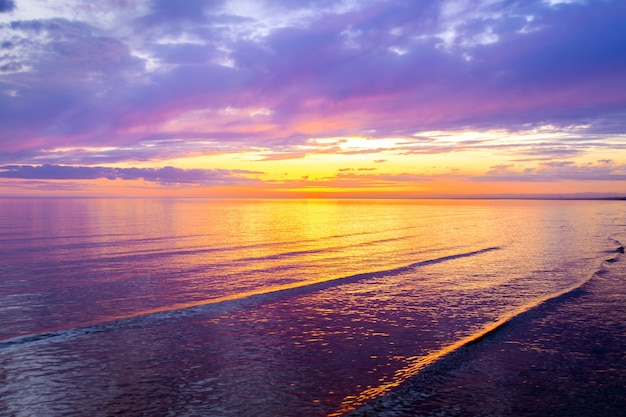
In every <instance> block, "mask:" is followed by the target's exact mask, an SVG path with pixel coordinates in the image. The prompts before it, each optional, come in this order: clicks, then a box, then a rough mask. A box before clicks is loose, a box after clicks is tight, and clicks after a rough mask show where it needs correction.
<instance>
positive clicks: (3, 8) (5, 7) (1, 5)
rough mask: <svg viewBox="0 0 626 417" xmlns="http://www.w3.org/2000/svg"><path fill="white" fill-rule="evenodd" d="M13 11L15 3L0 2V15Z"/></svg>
mask: <svg viewBox="0 0 626 417" xmlns="http://www.w3.org/2000/svg"><path fill="white" fill-rule="evenodd" d="M13 10H15V1H13V0H0V13H8V12H12V11H13Z"/></svg>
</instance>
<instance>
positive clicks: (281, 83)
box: [0, 0, 626, 165]
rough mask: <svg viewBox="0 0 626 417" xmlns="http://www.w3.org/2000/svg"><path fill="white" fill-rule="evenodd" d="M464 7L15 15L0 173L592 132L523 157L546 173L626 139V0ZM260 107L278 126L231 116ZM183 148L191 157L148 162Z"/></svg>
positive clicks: (0, 54)
mask: <svg viewBox="0 0 626 417" xmlns="http://www.w3.org/2000/svg"><path fill="white" fill-rule="evenodd" d="M463 4H464V3H462V2H459V3H454V2H444V1H436V0H429V1H421V2H404V1H367V2H359V3H358V4H357V5H355V6H353V7H344V8H343V9H342V8H339V7H338V6H337V2H331V1H328V0H319V1H306V2H292V1H273V2H262V1H259V2H255V5H256V8H257V9H258V11H257V13H256V14H255V13H252V12H250V11H248V10H244V9H236V8H234V6H233V5H232V4H231V3H229V2H224V1H201V0H189V1H185V2H171V1H165V0H153V1H150V2H149V3H148V6H149V7H148V8H147V10H145V11H144V10H143V9H141V8H138V7H135V8H133V7H130V6H128V5H127V4H125V3H124V2H115V3H111V4H109V5H107V7H106V8H104V9H102V8H92V9H90V8H82V9H81V13H82V14H81V15H80V16H81V18H78V19H76V20H72V17H73V16H72V15H71V14H70V13H69V12H68V13H66V14H65V15H63V14H62V13H60V12H59V13H60V14H59V17H57V18H54V19H45V20H34V19H29V18H28V14H27V12H24V11H23V10H22V9H21V8H20V9H16V8H15V3H14V2H12V1H4V2H0V11H4V12H6V11H14V12H15V13H13V14H15V15H17V14H18V13H22V12H23V13H24V14H22V15H19V19H18V18H16V20H10V19H9V20H7V19H8V18H9V16H8V15H7V16H6V17H5V20H2V21H0V109H1V110H0V112H1V113H0V117H1V118H2V123H0V161H2V163H6V164H15V163H20V164H34V163H36V162H41V161H44V162H49V163H54V164H68V163H76V164H79V165H80V164H89V163H93V160H94V159H95V158H92V160H91V161H87V159H88V158H89V156H88V155H86V153H84V152H83V153H82V154H81V153H80V151H77V152H69V151H67V150H66V151H54V150H56V149H74V148H76V149H80V148H89V147H102V148H105V147H108V148H115V149H114V150H109V151H107V152H108V153H107V155H103V156H102V158H104V159H101V160H100V161H103V162H105V163H115V162H124V161H136V160H146V159H151V158H162V159H165V158H167V157H170V158H175V157H182V156H187V155H189V154H190V150H191V151H196V150H198V148H200V147H202V146H204V145H202V144H203V143H206V142H207V140H210V141H213V142H216V143H219V145H216V146H215V149H219V150H224V149H228V151H232V150H233V149H239V150H246V149H249V148H250V147H252V146H254V147H260V148H263V149H267V150H268V155H267V157H266V159H267V160H276V159H283V158H284V157H298V156H301V155H304V153H303V152H302V150H301V149H300V148H299V147H300V146H301V145H303V144H305V143H306V142H307V140H308V139H309V138H311V137H323V136H326V137H332V136H342V135H375V136H377V137H386V136H402V137H407V138H410V139H411V140H413V141H414V144H413V145H407V149H406V151H407V152H410V153H425V154H427V153H431V152H433V153H439V152H452V151H454V150H457V151H458V150H459V149H460V148H459V147H456V146H449V147H448V148H444V147H436V146H431V145H426V144H425V143H423V142H421V141H420V139H419V138H414V137H413V136H412V135H413V134H414V133H415V132H419V131H425V130H429V129H477V130H487V129H493V128H503V129H507V130H509V131H512V132H514V131H518V130H525V129H528V128H529V126H540V125H542V124H552V125H554V126H556V127H557V128H559V127H560V128H565V127H567V126H570V125H572V124H587V125H589V127H588V129H587V131H586V133H585V135H586V136H585V137H584V138H582V139H581V141H578V142H574V141H569V142H568V141H565V140H563V141H560V140H559V141H554V142H551V143H550V144H548V145H546V146H544V145H543V144H541V145H539V144H538V145H537V146H535V148H529V147H528V146H526V145H524V147H523V148H520V152H519V155H520V156H522V157H523V156H524V155H525V156H532V157H535V156H536V157H537V158H538V159H541V157H545V156H546V154H542V152H546V153H547V154H549V155H550V156H558V157H566V156H574V155H581V154H582V153H584V152H586V150H585V149H584V145H583V144H584V143H589V141H597V142H602V141H603V140H604V138H605V137H606V135H611V134H623V133H624V132H625V131H626V123H625V122H624V121H625V120H626V88H624V83H623V74H624V73H626V50H625V49H624V47H623V45H624V44H626V30H625V29H624V24H623V16H624V12H625V6H624V2H623V1H621V0H607V1H603V2H593V3H592V2H589V3H585V2H572V3H567V4H565V3H562V4H556V5H550V4H549V3H548V2H544V1H539V0H531V1H527V2H513V1H504V0H503V1H499V2H490V3H489V4H488V5H482V6H481V5H478V6H475V7H471V8H469V7H467V8H465V9H464V8H463ZM453 6H454V7H453ZM60 7H61V6H59V10H61V8H60ZM98 13H100V14H98ZM102 13H104V14H106V16H107V17H108V18H109V19H110V24H105V23H103V22H105V21H106V20H103V19H99V17H100V16H101V14H102ZM133 13H134V14H133ZM13 14H12V15H13ZM275 16H280V17H281V19H276V18H275ZM301 16H306V19H304V18H302V17H301ZM259 108H263V109H269V110H271V112H267V114H265V115H263V116H262V117H258V116H251V113H252V110H246V111H243V110H242V111H240V112H239V113H237V114H235V113H232V114H231V113H228V112H226V113H228V114H226V113H225V109H226V110H228V109H259ZM194 112H195V113H194ZM190 114H196V116H194V117H196V119H195V120H193V121H189V120H190V117H191V116H189V115H190ZM198 114H200V115H198ZM371 132H375V133H371ZM592 134H595V135H598V136H597V139H596V138H595V137H591V138H589V135H592ZM171 140H181V141H183V142H184V144H185V145H184V146H177V147H167V152H166V151H165V150H164V151H163V152H162V153H159V152H156V151H152V150H151V151H148V150H147V148H146V144H148V143H153V142H155V141H164V142H167V141H171ZM463 146H466V147H472V148H473V149H476V148H479V147H481V146H482V147H483V148H484V149H488V148H489V147H490V146H500V145H492V144H491V143H490V142H489V141H488V140H487V141H483V143H480V144H479V143H474V144H470V143H465V144H463ZM512 146H513V145H512ZM203 150H204V149H203ZM377 151H379V150H376V149H372V150H369V151H365V150H359V151H353V152H357V153H360V152H369V153H376V152H377ZM272 152H275V154H272ZM344 153H345V152H344ZM15 158H19V159H15ZM96 163H97V162H96Z"/></svg>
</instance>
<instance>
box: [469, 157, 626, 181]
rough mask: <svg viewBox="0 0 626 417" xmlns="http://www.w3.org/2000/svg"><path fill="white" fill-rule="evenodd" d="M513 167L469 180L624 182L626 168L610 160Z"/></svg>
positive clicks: (499, 166)
mask: <svg viewBox="0 0 626 417" xmlns="http://www.w3.org/2000/svg"><path fill="white" fill-rule="evenodd" d="M516 168H517V167H516V166H515V165H514V164H506V165H495V166H492V167H490V169H489V171H487V173H486V175H484V176H477V177H472V178H468V179H470V180H472V181H487V182H492V181H495V182H556V181H626V165H620V164H616V163H614V162H613V161H611V160H599V161H597V162H595V163H583V164H577V163H575V162H573V161H550V162H542V163H540V164H539V166H538V167H533V168H518V169H516Z"/></svg>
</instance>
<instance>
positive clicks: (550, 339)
mask: <svg viewBox="0 0 626 417" xmlns="http://www.w3.org/2000/svg"><path fill="white" fill-rule="evenodd" d="M621 258H623V255H622V256H619V253H618V254H617V255H616V256H615V257H614V258H612V259H609V260H607V261H606V262H605V263H604V265H603V268H602V269H601V270H600V271H598V272H597V273H596V274H595V275H594V276H593V277H592V279H591V280H589V281H588V282H586V283H585V284H583V285H582V286H581V287H579V288H577V289H574V290H573V291H571V292H569V293H567V294H564V295H563V296H562V297H557V298H553V299H549V300H547V301H546V302H544V303H543V304H541V305H539V306H536V307H535V308H533V309H531V310H529V311H527V312H524V313H522V314H520V315H519V316H516V317H515V318H513V319H511V320H510V321H509V322H507V323H505V324H504V325H502V326H500V327H499V328H498V329H496V330H495V331H493V332H491V333H490V334H488V335H486V336H484V337H483V338H480V339H478V340H476V341H474V342H472V343H469V344H467V345H465V346H463V347H461V348H459V349H457V350H456V351H454V352H451V353H450V354H448V355H447V356H446V357H444V358H442V359H441V360H440V361H438V362H436V363H434V364H432V365H430V366H428V367H427V368H425V369H424V370H423V371H421V372H420V373H419V374H418V375H416V376H415V377H413V378H411V379H409V380H408V381H406V382H405V383H404V384H402V385H401V386H399V387H398V388H396V389H394V390H392V391H390V392H389V393H387V394H386V395H384V396H383V397H380V398H377V399H375V400H373V401H372V402H370V403H368V404H366V405H364V406H361V407H360V408H358V409H356V410H354V411H352V412H349V413H346V414H345V415H346V416H350V417H371V416H380V417H391V416H393V417H398V416H407V417H408V416H470V415H471V416H529V417H531V416H532V417H539V416H551V415H553V416H559V417H561V416H572V417H573V416H603V417H604V416H608V417H611V416H616V417H617V416H623V415H624V411H623V406H624V404H626V391H625V390H624V389H623V387H624V386H626V356H625V355H626V354H625V353H624V352H626V288H624V278H626V264H625V262H624V260H623V259H621Z"/></svg>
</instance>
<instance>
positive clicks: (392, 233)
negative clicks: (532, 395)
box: [0, 198, 626, 416]
mask: <svg viewBox="0 0 626 417" xmlns="http://www.w3.org/2000/svg"><path fill="white" fill-rule="evenodd" d="M625 209H626V202H624V201H524V200H245V199H239V200H221V199H54V198H46V199H37V198H27V199H0V415H2V416H32V415H37V416H69V415H76V416H84V415H90V416H110V415H128V416H140V415H151V416H243V415H245V416H324V415H341V414H343V413H345V412H347V411H349V410H351V409H353V408H355V407H357V406H359V405H361V404H363V403H366V402H368V401H370V400H371V399H373V398H376V397H378V396H380V395H382V394H384V393H385V392H387V391H388V390H389V389H391V388H393V387H395V386H397V385H398V384H400V383H402V382H403V381H405V380H406V379H408V378H410V377H411V376H413V375H415V374H416V373H418V372H419V371H420V369H422V368H423V367H424V366H427V365H428V364H429V363H430V362H433V361H436V360H438V359H439V358H440V357H441V356H442V354H443V353H445V352H447V351H449V350H450V349H454V348H455V346H458V345H459V344H462V343H464V342H465V341H467V340H471V339H472V338H474V337H476V336H477V335H480V334H482V333H483V332H485V331H487V330H488V329H490V328H492V327H493V326H494V325H497V324H498V323H500V322H502V321H503V320H506V319H508V318H510V317H512V316H515V315H516V314H519V313H520V312H523V311H525V310H527V309H528V308H530V307H532V306H534V305H537V304H538V303H541V302H542V300H545V299H547V298H550V297H553V296H555V295H557V294H560V293H563V292H567V291H569V290H571V289H573V288H576V287H578V286H580V285H581V284H583V283H584V282H586V281H587V280H589V279H590V277H591V276H592V275H593V273H594V272H595V271H597V270H598V268H599V266H600V264H601V263H602V261H603V260H605V258H606V256H607V252H609V251H612V250H614V249H615V247H616V246H619V245H621V242H623V241H625V240H626V236H625V235H626V219H625V214H624V213H626V210H625Z"/></svg>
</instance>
